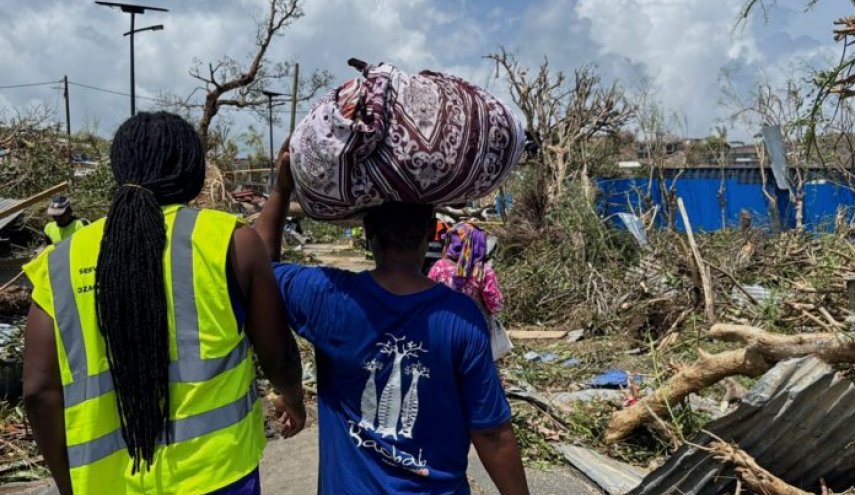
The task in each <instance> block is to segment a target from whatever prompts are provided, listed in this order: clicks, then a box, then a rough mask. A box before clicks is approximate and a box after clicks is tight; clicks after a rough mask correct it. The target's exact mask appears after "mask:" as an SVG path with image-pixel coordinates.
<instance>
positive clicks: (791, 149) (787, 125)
mask: <svg viewBox="0 0 855 495" xmlns="http://www.w3.org/2000/svg"><path fill="white" fill-rule="evenodd" d="M722 91H723V101H722V103H723V104H724V106H725V107H726V108H727V109H728V110H729V112H730V115H729V119H730V121H731V122H732V123H733V124H734V125H740V126H741V127H742V128H743V129H744V130H745V132H747V133H748V134H749V135H753V134H754V133H756V132H758V131H759V130H760V129H761V128H762V127H763V126H779V127H780V128H781V135H782V137H783V139H784V146H785V148H786V150H787V162H788V166H789V169H790V170H792V171H793V173H792V174H790V176H789V177H788V180H789V183H790V199H791V201H792V202H793V204H794V205H795V213H796V227H797V228H801V227H802V225H803V220H804V186H805V183H806V182H807V181H808V179H809V178H808V170H809V168H810V167H809V166H808V165H809V160H810V153H809V149H810V147H811V146H812V144H811V141H812V137H811V136H812V134H813V132H815V130H816V127H815V126H814V125H813V124H811V123H810V121H809V119H808V118H806V115H808V114H809V113H810V112H811V111H812V110H811V103H810V101H809V99H808V98H807V97H806V96H805V95H806V94H807V93H808V92H809V90H808V89H807V88H805V87H803V86H802V85H801V84H800V83H799V82H798V81H796V80H795V79H789V80H788V81H786V83H784V85H783V86H782V87H775V86H773V85H772V84H771V83H769V82H767V81H762V80H761V81H759V82H758V83H757V84H756V85H755V87H754V88H753V89H752V90H751V92H750V93H749V94H748V96H747V97H743V96H742V95H741V94H740V93H739V91H738V90H736V89H735V87H734V86H733V84H732V82H729V81H728V82H727V84H726V85H725V86H724V88H723V90H722ZM756 146H757V150H758V154H759V156H761V157H763V158H765V155H766V153H765V148H764V147H763V143H762V141H758V142H757V143H756ZM761 148H763V149H761ZM765 167H766V164H765V163H764V162H761V164H760V173H761V178H762V180H763V190H764V193H765V194H766V198H767V200H768V201H769V202H770V205H771V206H772V207H773V208H775V206H776V205H777V201H776V199H775V197H774V195H773V194H771V193H770V192H768V191H767V187H766V184H767V174H766V168H765Z"/></svg>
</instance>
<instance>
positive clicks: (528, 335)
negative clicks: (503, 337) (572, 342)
mask: <svg viewBox="0 0 855 495" xmlns="http://www.w3.org/2000/svg"><path fill="white" fill-rule="evenodd" d="M508 335H509V336H510V337H511V338H512V339H519V340H547V339H563V338H564V337H566V336H567V331H566V330H509V331H508Z"/></svg>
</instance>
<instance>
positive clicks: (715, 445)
mask: <svg viewBox="0 0 855 495" xmlns="http://www.w3.org/2000/svg"><path fill="white" fill-rule="evenodd" d="M709 450H710V452H712V453H713V455H714V456H715V458H716V459H717V460H719V461H722V462H727V463H729V464H732V465H733V467H734V469H735V470H736V474H737V475H738V476H739V478H740V479H741V480H742V481H743V482H744V483H745V485H746V486H747V487H748V488H750V489H751V490H752V491H754V492H756V493H767V494H770V495H812V494H811V493H809V492H806V491H804V490H801V489H799V488H796V487H794V486H792V485H790V484H789V483H786V482H785V481H783V480H782V479H780V478H778V477H777V476H775V475H774V474H772V473H770V472H769V471H767V470H765V469H763V467H762V466H760V465H759V464H757V461H755V460H754V458H753V457H751V456H750V455H748V453H747V452H745V451H744V450H742V449H740V448H739V447H737V446H734V445H730V444H728V443H726V442H724V441H721V440H716V441H714V442H712V443H710V446H709Z"/></svg>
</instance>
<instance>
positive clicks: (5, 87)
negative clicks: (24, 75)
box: [0, 81, 62, 89]
mask: <svg viewBox="0 0 855 495" xmlns="http://www.w3.org/2000/svg"><path fill="white" fill-rule="evenodd" d="M61 82H62V81H47V82H38V83H24V84H9V85H7V86H0V89H18V88H32V87H34V86H47V85H48V84H56V83H61Z"/></svg>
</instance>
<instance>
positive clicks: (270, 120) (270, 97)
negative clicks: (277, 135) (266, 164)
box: [261, 91, 285, 191]
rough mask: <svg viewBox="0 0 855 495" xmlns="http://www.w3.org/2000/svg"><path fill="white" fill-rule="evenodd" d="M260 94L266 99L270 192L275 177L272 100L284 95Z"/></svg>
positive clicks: (275, 93) (271, 92) (269, 92)
mask: <svg viewBox="0 0 855 495" xmlns="http://www.w3.org/2000/svg"><path fill="white" fill-rule="evenodd" d="M261 94H263V95H264V96H266V97H267V123H268V124H269V127H270V179H269V181H270V190H271V191H272V190H273V181H274V179H275V177H276V163H275V162H274V161H273V98H274V97H276V96H285V93H277V92H275V91H262V92H261Z"/></svg>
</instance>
